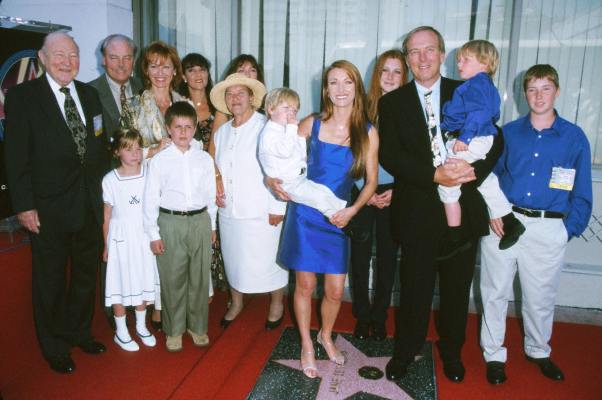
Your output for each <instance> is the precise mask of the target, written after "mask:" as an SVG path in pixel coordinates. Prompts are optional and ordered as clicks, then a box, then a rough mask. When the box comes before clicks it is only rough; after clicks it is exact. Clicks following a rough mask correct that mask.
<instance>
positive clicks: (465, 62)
mask: <svg viewBox="0 0 602 400" xmlns="http://www.w3.org/2000/svg"><path fill="white" fill-rule="evenodd" d="M458 72H459V73H460V78H462V79H465V80H466V79H470V78H472V77H473V76H475V75H477V74H478V73H481V72H485V73H488V67H487V64H484V63H482V62H480V61H479V60H477V58H476V57H475V56H474V54H471V53H469V52H465V53H462V54H460V55H459V56H458Z"/></svg>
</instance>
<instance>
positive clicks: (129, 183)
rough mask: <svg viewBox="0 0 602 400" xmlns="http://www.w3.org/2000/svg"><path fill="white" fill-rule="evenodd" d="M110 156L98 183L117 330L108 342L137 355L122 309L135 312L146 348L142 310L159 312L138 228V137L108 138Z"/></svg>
mask: <svg viewBox="0 0 602 400" xmlns="http://www.w3.org/2000/svg"><path fill="white" fill-rule="evenodd" d="M111 147H112V151H113V154H114V155H115V156H116V157H117V158H119V161H120V166H119V167H118V168H116V169H114V170H112V171H111V172H109V173H108V174H107V175H105V177H104V178H103V180H102V190H103V200H104V224H103V234H104V238H105V248H104V252H103V259H104V260H105V261H106V262H107V275H106V290H105V305H106V306H107V307H110V306H113V313H114V314H115V326H116V332H115V337H114V338H113V341H114V342H115V343H117V344H118V345H119V346H120V347H121V348H122V349H124V350H126V351H137V350H138V349H139V346H138V343H136V342H135V341H134V340H132V337H131V336H130V333H129V332H128V328H127V325H126V312H125V307H126V306H134V308H135V310H136V335H137V336H138V337H139V338H140V340H141V341H142V343H143V344H144V345H146V346H149V347H153V346H155V344H156V343H157V341H156V339H155V337H154V336H153V335H152V333H150V332H149V330H148V328H147V327H146V306H147V304H152V303H154V304H155V308H156V309H160V308H161V294H160V287H159V273H158V271H157V262H156V259H155V256H154V255H153V253H152V252H151V249H150V240H149V238H148V236H147V235H146V233H145V232H144V228H143V226H142V201H143V199H142V195H143V193H144V184H145V181H146V164H145V163H144V162H143V157H142V137H141V136H140V133H138V131H136V130H134V129H128V130H120V131H118V132H117V133H116V134H115V135H114V138H113V143H112V145H111Z"/></svg>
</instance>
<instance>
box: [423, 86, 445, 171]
mask: <svg viewBox="0 0 602 400" xmlns="http://www.w3.org/2000/svg"><path fill="white" fill-rule="evenodd" d="M432 95H433V92H432V91H430V92H426V93H425V94H424V108H425V109H426V120H427V122H426V123H427V126H428V129H429V132H430V138H431V152H432V153H433V166H434V167H435V168H437V167H438V166H439V165H441V164H442V163H443V158H442V157H441V150H440V149H439V142H438V141H437V121H436V120H435V112H434V111H433V103H432V101H431V96H432Z"/></svg>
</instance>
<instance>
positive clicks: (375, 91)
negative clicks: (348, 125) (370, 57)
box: [368, 49, 408, 125]
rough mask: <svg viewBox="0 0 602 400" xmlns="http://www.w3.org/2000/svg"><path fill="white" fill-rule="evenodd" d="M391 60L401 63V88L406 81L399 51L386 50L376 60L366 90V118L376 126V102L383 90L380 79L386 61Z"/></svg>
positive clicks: (405, 67) (403, 59)
mask: <svg viewBox="0 0 602 400" xmlns="http://www.w3.org/2000/svg"><path fill="white" fill-rule="evenodd" d="M390 58H393V59H396V60H399V62H401V86H403V85H404V84H405V83H406V82H407V81H408V66H407V65H406V61H405V57H404V56H403V53H402V52H401V50H397V49H393V50H387V51H385V52H384V53H382V54H381V55H380V56H378V58H377V59H376V65H375V66H374V71H373V72H372V77H371V78H370V88H368V118H370V121H371V122H372V123H373V124H375V125H376V120H377V117H378V100H379V99H380V98H381V97H382V95H383V90H382V88H381V87H380V77H381V75H382V72H383V67H384V65H385V63H386V62H387V60H388V59H390Z"/></svg>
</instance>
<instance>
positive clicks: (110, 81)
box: [89, 34, 142, 137]
mask: <svg viewBox="0 0 602 400" xmlns="http://www.w3.org/2000/svg"><path fill="white" fill-rule="evenodd" d="M136 50H137V49H136V44H135V43H134V41H133V40H132V39H130V38H129V37H127V36H125V35H121V34H113V35H109V36H107V37H106V38H105V39H104V40H103V41H102V44H101V45H100V51H101V52H102V65H103V66H104V67H105V71H106V72H105V73H104V74H102V75H101V76H99V77H98V78H96V79H95V80H93V81H91V82H89V84H90V85H91V86H93V87H94V88H96V90H98V96H99V97H100V102H101V103H102V116H103V121H104V127H105V130H106V131H107V133H108V135H109V136H110V137H112V136H113V133H114V132H115V131H116V130H117V129H118V128H119V116H120V115H121V109H122V104H123V102H125V101H126V100H127V99H129V98H130V97H132V96H134V95H137V94H139V92H140V90H142V85H141V84H140V82H139V81H138V80H137V79H135V78H133V77H132V70H133V69H134V59H135V56H136Z"/></svg>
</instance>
